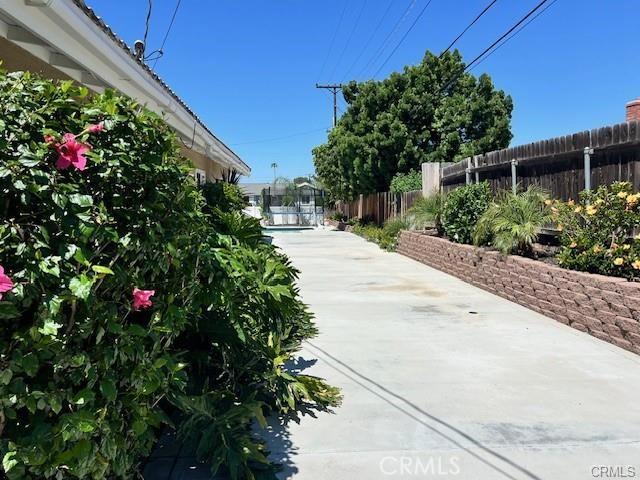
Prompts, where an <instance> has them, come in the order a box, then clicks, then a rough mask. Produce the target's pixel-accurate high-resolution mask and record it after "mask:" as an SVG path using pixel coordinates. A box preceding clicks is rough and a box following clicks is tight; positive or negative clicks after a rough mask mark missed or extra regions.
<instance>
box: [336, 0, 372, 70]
mask: <svg viewBox="0 0 640 480" xmlns="http://www.w3.org/2000/svg"><path fill="white" fill-rule="evenodd" d="M366 6H367V0H362V7H360V11H359V12H358V17H357V18H356V22H355V23H354V24H353V28H352V29H351V33H350V34H349V37H348V38H347V43H345V45H344V48H343V49H342V52H340V56H339V57H338V61H337V62H336V63H335V64H334V66H333V69H332V70H331V75H329V78H333V75H334V74H335V73H336V69H337V68H338V65H340V62H341V61H342V58H343V57H344V54H345V52H346V51H347V49H348V48H349V45H350V44H351V40H352V39H353V35H354V34H355V33H356V30H357V29H358V26H359V25H360V20H361V19H362V14H363V13H364V7H366Z"/></svg>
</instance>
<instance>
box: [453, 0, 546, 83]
mask: <svg viewBox="0 0 640 480" xmlns="http://www.w3.org/2000/svg"><path fill="white" fill-rule="evenodd" d="M548 1H549V0H541V1H540V3H538V4H537V5H536V6H535V7H533V9H531V10H530V11H529V13H527V14H526V15H525V16H524V17H522V18H521V19H520V20H519V21H518V22H517V23H516V24H515V25H513V26H512V27H511V28H510V29H509V30H507V31H506V32H505V33H503V34H502V35H501V36H500V37H499V38H498V39H497V40H496V41H495V42H493V43H492V44H491V45H489V46H488V47H487V48H485V49H484V50H483V51H482V53H480V55H478V56H477V57H475V58H474V59H473V60H471V62H469V63H468V64H467V65H466V66H465V67H464V68H463V69H462V70H461V71H460V72H459V73H458V74H456V75H454V76H453V77H451V79H450V80H449V81H448V82H447V83H446V84H445V85H444V87H443V88H442V89H441V92H443V91H444V90H446V89H447V88H449V86H450V85H451V84H452V83H453V82H455V81H456V80H457V79H458V78H460V76H461V75H462V74H464V72H466V71H468V70H470V69H471V68H473V65H474V64H476V63H478V61H479V60H480V59H481V58H482V57H483V56H484V55H485V54H486V53H487V52H489V51H490V50H492V49H493V47H495V46H496V45H497V44H498V43H500V42H501V41H502V40H503V39H505V38H506V37H508V36H509V35H510V34H511V33H512V32H513V31H514V30H516V29H517V28H518V27H519V26H520V25H522V24H523V23H524V22H525V21H526V20H527V19H528V18H529V17H531V16H532V15H533V14H534V13H535V12H537V11H538V10H539V9H540V7H542V6H543V5H544V4H545V3H547V2H548ZM505 43H506V42H505Z"/></svg>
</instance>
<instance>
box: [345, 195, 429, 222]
mask: <svg viewBox="0 0 640 480" xmlns="http://www.w3.org/2000/svg"><path fill="white" fill-rule="evenodd" d="M419 198H422V190H414V191H411V192H406V193H391V192H379V193H371V194H369V195H359V196H358V198H356V199H355V200H351V201H349V202H338V203H337V205H336V210H337V211H338V212H340V213H341V214H342V215H344V216H345V217H347V218H349V219H350V218H359V219H361V220H367V221H371V222H374V223H376V224H378V225H382V224H383V223H384V222H386V221H387V220H389V219H391V218H402V217H403V216H404V215H405V214H406V213H407V210H409V209H410V208H411V206H412V205H413V204H414V203H415V201H416V200H417V199H419Z"/></svg>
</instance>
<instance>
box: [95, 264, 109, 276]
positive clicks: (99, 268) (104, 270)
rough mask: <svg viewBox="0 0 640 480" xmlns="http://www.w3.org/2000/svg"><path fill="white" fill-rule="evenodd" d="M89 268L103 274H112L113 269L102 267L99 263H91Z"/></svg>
mask: <svg viewBox="0 0 640 480" xmlns="http://www.w3.org/2000/svg"><path fill="white" fill-rule="evenodd" d="M91 270H93V271H94V272H96V273H100V274H104V275H113V270H111V269H110V268H109V267H103V266H100V265H93V266H92V267H91Z"/></svg>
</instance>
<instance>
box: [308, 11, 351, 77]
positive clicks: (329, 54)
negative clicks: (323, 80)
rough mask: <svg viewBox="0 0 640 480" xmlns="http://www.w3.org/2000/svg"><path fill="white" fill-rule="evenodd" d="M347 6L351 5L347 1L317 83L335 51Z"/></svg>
mask: <svg viewBox="0 0 640 480" xmlns="http://www.w3.org/2000/svg"><path fill="white" fill-rule="evenodd" d="M347 5H349V2H346V1H345V2H344V7H343V8H342V13H341V14H340V20H338V24H337V25H336V29H335V31H334V32H333V37H332V38H331V43H330V44H329V51H328V52H327V56H326V57H325V59H324V62H322V68H320V73H318V80H317V81H316V83H317V82H319V81H320V77H322V74H323V73H324V69H325V67H326V66H327V62H328V61H329V57H330V56H331V52H332V51H333V45H334V44H335V42H336V37H337V36H338V31H339V30H340V26H341V25H342V20H343V19H344V14H345V12H346V11H347Z"/></svg>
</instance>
